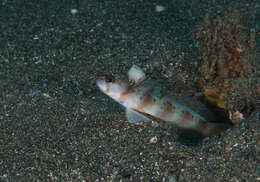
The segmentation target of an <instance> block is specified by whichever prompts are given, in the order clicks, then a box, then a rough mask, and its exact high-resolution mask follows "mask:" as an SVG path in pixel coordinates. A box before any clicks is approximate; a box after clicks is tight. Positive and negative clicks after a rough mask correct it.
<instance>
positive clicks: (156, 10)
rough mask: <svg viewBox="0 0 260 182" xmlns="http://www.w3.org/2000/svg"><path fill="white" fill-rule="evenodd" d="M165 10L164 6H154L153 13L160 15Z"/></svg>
mask: <svg viewBox="0 0 260 182" xmlns="http://www.w3.org/2000/svg"><path fill="white" fill-rule="evenodd" d="M165 9H166V8H165V7H164V6H161V5H156V6H155V12H157V13H160V12H162V11H164V10H165Z"/></svg>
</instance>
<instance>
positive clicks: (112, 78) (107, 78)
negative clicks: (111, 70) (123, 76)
mask: <svg viewBox="0 0 260 182" xmlns="http://www.w3.org/2000/svg"><path fill="white" fill-rule="evenodd" d="M105 81H106V82H107V83H114V82H115V77H114V76H113V75H108V76H106V77H105Z"/></svg>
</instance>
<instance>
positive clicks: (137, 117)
mask: <svg viewBox="0 0 260 182" xmlns="http://www.w3.org/2000/svg"><path fill="white" fill-rule="evenodd" d="M126 118H127V120H128V121H129V122H130V123H135V124H137V123H140V122H144V121H145V122H151V121H152V120H151V119H150V118H148V117H147V116H145V115H144V114H142V113H139V112H137V111H135V110H133V109H130V108H126Z"/></svg>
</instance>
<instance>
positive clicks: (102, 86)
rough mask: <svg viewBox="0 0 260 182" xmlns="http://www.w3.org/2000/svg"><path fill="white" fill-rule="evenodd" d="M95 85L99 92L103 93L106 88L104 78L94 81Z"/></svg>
mask: <svg viewBox="0 0 260 182" xmlns="http://www.w3.org/2000/svg"><path fill="white" fill-rule="evenodd" d="M96 84H97V86H98V88H99V89H100V90H101V91H103V92H104V91H105V90H106V88H107V84H106V81H105V77H101V78H99V79H98V80H97V81H96Z"/></svg>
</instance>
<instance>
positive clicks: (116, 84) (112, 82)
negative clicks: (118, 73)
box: [97, 75, 127, 100]
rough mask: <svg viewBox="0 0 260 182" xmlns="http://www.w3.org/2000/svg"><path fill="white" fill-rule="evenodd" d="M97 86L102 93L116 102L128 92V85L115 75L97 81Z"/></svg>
mask: <svg viewBox="0 0 260 182" xmlns="http://www.w3.org/2000/svg"><path fill="white" fill-rule="evenodd" d="M97 85H98V87H99V89H100V90H101V91H102V92H104V93H105V94H106V95H108V96H110V97H112V98H113V99H116V100H117V99H118V98H119V97H120V96H121V95H122V93H124V92H126V90H127V84H126V83H125V82H122V81H120V80H118V79H116V78H115V77H114V76H113V75H107V76H103V77H101V78H100V79H98V80H97Z"/></svg>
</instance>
